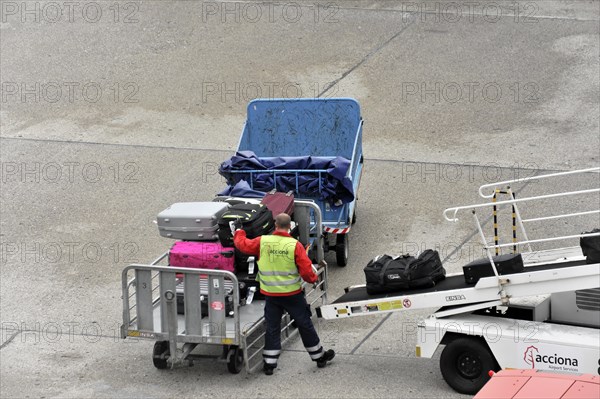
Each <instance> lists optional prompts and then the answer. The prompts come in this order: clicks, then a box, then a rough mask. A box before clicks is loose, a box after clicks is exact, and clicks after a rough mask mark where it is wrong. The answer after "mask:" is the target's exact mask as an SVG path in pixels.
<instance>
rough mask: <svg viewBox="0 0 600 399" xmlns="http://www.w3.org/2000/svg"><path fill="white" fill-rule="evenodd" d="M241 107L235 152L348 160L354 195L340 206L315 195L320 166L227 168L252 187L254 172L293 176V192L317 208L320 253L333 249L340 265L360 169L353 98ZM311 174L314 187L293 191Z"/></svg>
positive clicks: (358, 131)
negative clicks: (320, 227)
mask: <svg viewBox="0 0 600 399" xmlns="http://www.w3.org/2000/svg"><path fill="white" fill-rule="evenodd" d="M247 112H248V114H247V120H246V124H245V125H244V130H243V132H242V136H241V138H240V141H239V145H238V151H252V152H254V153H255V154H256V156H257V157H258V158H273V157H308V156H311V157H323V158H331V159H334V158H335V157H343V158H346V159H347V160H349V161H350V167H349V168H348V171H347V172H346V178H348V179H350V180H351V182H352V188H353V194H354V200H353V201H351V202H347V203H343V204H341V205H340V204H332V203H330V201H326V200H322V199H321V198H322V195H321V194H322V189H323V188H322V187H321V184H320V182H321V176H322V175H323V174H325V173H327V172H328V171H327V170H325V169H272V170H267V171H265V170H264V169H261V170H258V169H256V170H248V169H245V170H239V171H230V172H231V173H236V174H237V173H239V174H242V176H241V177H243V179H244V180H246V181H247V182H248V183H249V184H250V186H251V188H253V189H254V185H253V184H254V178H253V177H255V176H256V175H257V174H262V175H263V176H264V174H265V173H272V175H273V180H274V181H276V180H277V177H281V176H282V175H286V176H287V177H291V178H292V179H293V178H295V181H296V190H295V192H296V197H297V198H299V199H303V200H311V201H314V202H315V203H316V204H317V205H318V206H319V208H320V209H321V213H322V217H323V239H322V241H321V243H320V244H321V245H320V246H321V248H322V249H323V251H324V252H327V251H329V250H335V252H336V260H337V264H338V265H339V266H346V265H347V263H348V233H349V232H350V228H351V225H352V224H353V223H354V222H355V221H356V195H357V192H358V186H359V184H360V178H361V174H362V170H363V153H362V127H363V119H362V117H361V113H360V106H359V104H358V102H357V101H356V100H354V99H351V98H327V99H321V98H311V99H257V100H254V101H251V102H250V103H249V104H248V110H247ZM316 176H318V181H319V186H318V190H316V191H315V192H314V194H310V195H305V194H298V193H299V192H300V191H299V190H298V181H299V180H301V179H302V178H308V177H312V178H314V177H316ZM275 184H276V183H275ZM275 189H277V187H275Z"/></svg>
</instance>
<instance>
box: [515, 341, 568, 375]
mask: <svg viewBox="0 0 600 399" xmlns="http://www.w3.org/2000/svg"><path fill="white" fill-rule="evenodd" d="M523 360H524V361H525V363H527V364H528V365H530V366H531V368H532V369H534V368H540V366H542V365H543V366H545V368H549V369H553V370H562V369H564V368H565V367H579V362H578V360H577V358H571V357H563V356H559V355H557V354H556V353H554V354H549V355H547V354H541V353H540V351H539V349H538V348H537V347H535V346H533V345H532V346H528V347H527V349H526V350H525V353H524V354H523Z"/></svg>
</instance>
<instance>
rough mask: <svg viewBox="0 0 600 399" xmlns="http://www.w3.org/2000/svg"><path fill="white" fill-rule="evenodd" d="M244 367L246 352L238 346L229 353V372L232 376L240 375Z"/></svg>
mask: <svg viewBox="0 0 600 399" xmlns="http://www.w3.org/2000/svg"><path fill="white" fill-rule="evenodd" d="M243 366H244V351H243V350H242V349H241V348H240V347H238V346H232V347H230V348H229V352H228V353H227V370H229V372H230V373H231V374H238V373H239V372H240V371H242V367H243Z"/></svg>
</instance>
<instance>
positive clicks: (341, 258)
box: [335, 234, 348, 267]
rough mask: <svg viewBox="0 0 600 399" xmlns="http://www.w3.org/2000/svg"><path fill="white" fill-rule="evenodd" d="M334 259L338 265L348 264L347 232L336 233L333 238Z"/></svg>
mask: <svg viewBox="0 0 600 399" xmlns="http://www.w3.org/2000/svg"><path fill="white" fill-rule="evenodd" d="M335 260H336V261H337V264H338V266H341V267H345V266H346V265H347V264H348V234H338V235H337V236H336V239H335Z"/></svg>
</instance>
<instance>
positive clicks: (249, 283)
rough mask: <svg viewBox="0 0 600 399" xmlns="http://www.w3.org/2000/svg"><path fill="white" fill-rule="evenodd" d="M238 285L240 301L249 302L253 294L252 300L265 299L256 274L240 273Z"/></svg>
mask: <svg viewBox="0 0 600 399" xmlns="http://www.w3.org/2000/svg"><path fill="white" fill-rule="evenodd" d="M237 279H238V284H239V287H240V300H241V301H246V302H247V301H248V300H249V296H250V293H251V292H254V293H253V294H252V300H257V299H265V296H264V294H262V293H261V292H260V282H258V281H257V280H256V274H248V273H238V274H237Z"/></svg>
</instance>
